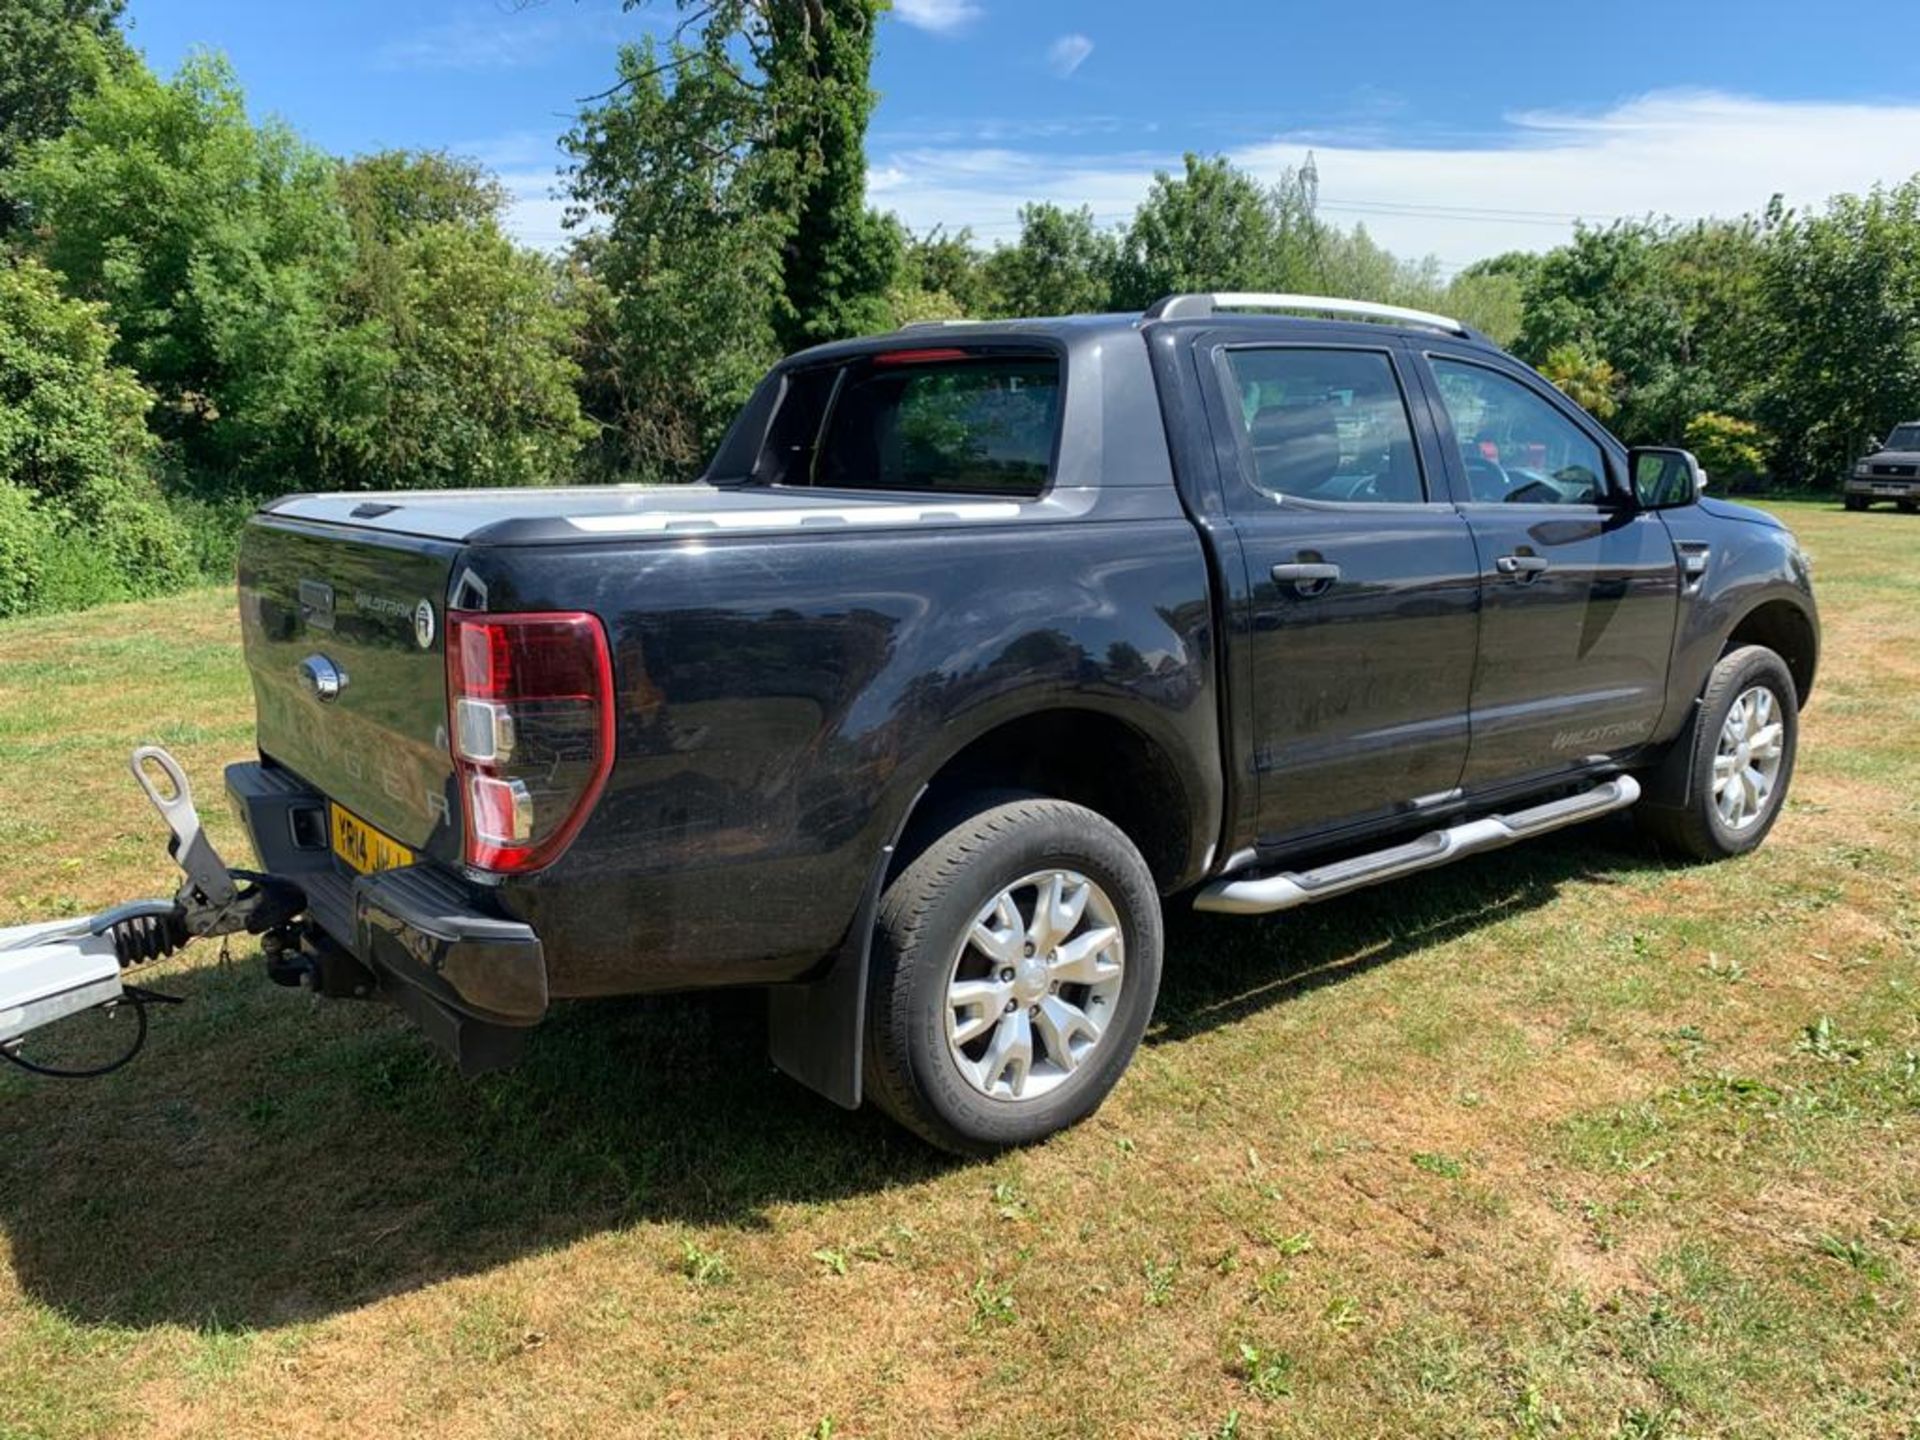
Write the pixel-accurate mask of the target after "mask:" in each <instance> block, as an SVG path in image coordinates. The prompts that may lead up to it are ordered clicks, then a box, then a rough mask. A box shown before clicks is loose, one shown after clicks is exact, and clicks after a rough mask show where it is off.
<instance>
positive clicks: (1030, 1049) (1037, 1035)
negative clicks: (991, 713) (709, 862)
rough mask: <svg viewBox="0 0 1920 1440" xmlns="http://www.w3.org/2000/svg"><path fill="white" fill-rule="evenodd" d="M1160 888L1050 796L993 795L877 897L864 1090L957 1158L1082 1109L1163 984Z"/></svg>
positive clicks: (1117, 846) (1109, 1084) (1105, 1086)
mask: <svg viewBox="0 0 1920 1440" xmlns="http://www.w3.org/2000/svg"><path fill="white" fill-rule="evenodd" d="M1161 946H1162V930H1161V918H1160V897H1159V893H1158V892H1157V890H1156V889H1155V887H1154V883H1153V874H1152V872H1151V871H1150V870H1149V869H1148V868H1147V863H1146V861H1145V860H1143V859H1142V858H1141V856H1140V852H1139V851H1138V850H1137V849H1135V848H1134V845H1133V842H1132V841H1130V840H1129V839H1127V837H1126V836H1125V835H1124V834H1123V833H1122V832H1121V831H1120V829H1119V828H1118V827H1117V826H1115V825H1114V824H1113V823H1112V822H1110V821H1108V820H1106V819H1105V818H1103V817H1102V816H1100V815H1098V814H1096V813H1095V812H1093V811H1091V810H1088V809H1085V808H1084V807H1082V806H1079V805H1070V804H1068V803H1067V802H1065V801H1063V800H1049V799H1042V798H1037V797H1035V798H1027V797H1021V798H1014V799H1005V798H1001V797H995V798H994V799H993V801H991V802H989V803H987V805H986V808H983V809H981V810H979V811H977V812H976V813H974V814H972V815H970V816H968V817H967V818H965V819H963V820H961V821H960V822H959V823H957V824H955V825H954V826H953V827H952V828H951V829H949V830H947V831H946V833H945V834H943V835H941V836H940V837H939V838H938V839H936V840H934V841H933V843H932V844H931V845H929V846H928V847H927V848H926V849H925V850H924V851H922V852H921V853H920V854H919V855H918V856H917V857H916V858H915V859H914V860H913V861H912V863H910V864H909V865H908V866H907V867H906V868H905V869H904V870H902V871H901V872H900V874H899V876H898V877H896V878H895V879H894V881H893V883H892V884H891V885H889V886H888V887H887V891H886V893H885V894H884V895H883V896H882V897H881V901H880V910H879V916H878V921H877V929H876V933H875V936H874V947H873V966H872V973H871V978H870V982H869V990H868V1013H867V1051H866V1077H867V1094H868V1095H869V1096H870V1097H871V1098H872V1099H873V1100H874V1101H875V1102H876V1103H877V1104H878V1105H879V1107H880V1108H881V1109H883V1110H885V1111H886V1112H887V1113H888V1114H889V1115H891V1116H892V1117H893V1118H894V1119H895V1120H898V1121H899V1122H900V1123H901V1124H902V1125H904V1126H906V1127H907V1128H908V1129H910V1130H912V1131H914V1132H915V1133H916V1134H918V1135H920V1136H922V1137H923V1138H924V1139H926V1140H928V1141H930V1142H932V1143H933V1144H934V1145H937V1146H939V1147H940V1148H941V1149H943V1150H951V1151H953V1152H955V1153H956V1154H963V1155H984V1154H990V1153H992V1152H994V1151H997V1150H1002V1149H1005V1148H1007V1147H1009V1146H1015V1145H1026V1144H1030V1143H1032V1142H1033V1141H1036V1140H1041V1139H1044V1138H1045V1137H1046V1136H1048V1135H1051V1134H1053V1133H1054V1132H1055V1131H1057V1130H1063V1129H1065V1128H1066V1127H1067V1126H1069V1125H1072V1124H1074V1123H1075V1122H1077V1121H1079V1120H1083V1119H1085V1118H1086V1117H1087V1116H1088V1115H1091V1114H1092V1113H1093V1112H1094V1110H1095V1109H1097V1108H1098V1107H1099V1105H1100V1102H1101V1101H1102V1100H1104V1099H1105V1098H1106V1097H1107V1093H1108V1092H1109V1091H1110V1090H1112V1089H1113V1087H1114V1084H1115V1082H1117V1081H1118V1080H1119V1078H1120V1075H1121V1073H1122V1072H1123V1071H1124V1070H1125V1069H1126V1068H1127V1062H1128V1061H1130V1060H1131V1059H1132V1058H1133V1052H1134V1050H1135V1048H1136V1047H1137V1046H1138V1045H1139V1043H1140V1036H1141V1033H1142V1032H1143V1031H1144V1030H1145V1029H1146V1026H1147V1020H1148V1017H1149V1016H1151V1015H1152V1013H1153V1002H1154V997H1155V995H1156V993H1157V992H1158V990H1159V988H1160V956H1161Z"/></svg>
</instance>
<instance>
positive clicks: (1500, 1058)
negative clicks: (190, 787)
mask: <svg viewBox="0 0 1920 1440" xmlns="http://www.w3.org/2000/svg"><path fill="white" fill-rule="evenodd" d="M1782 509H1783V511H1784V512H1785V513H1786V514H1787V515H1788V516H1789V518H1790V520H1791V521H1792V523H1793V524H1794V525H1795V526H1796V528H1797V529H1798V530H1799V531H1800V533H1801V535H1802V537H1803V539H1804V540H1805V542H1806V543H1807V545H1808V547H1809V549H1810V550H1811V551H1812V552H1813V554H1814V556H1815V559H1816V566H1817V568H1816V572H1815V573H1816V579H1817V582H1818V584H1819V587H1820V592H1821V601H1822V606H1823V611H1824V618H1825V625H1826V654H1825V665H1824V673H1823V675H1822V679H1821V683H1820V686H1819V691H1818V694H1817V695H1816V698H1815V702H1814V704H1813V706H1812V708H1811V709H1810V711H1809V713H1808V715H1807V718H1806V724H1805V730H1804V733H1803V745H1802V752H1801V769H1800V773H1799V775H1798V777H1797V778H1796V782H1795V788H1794V794H1793V797H1792V800H1791V802H1790V804H1789V806H1788V809H1787V812H1786V814H1785V815H1784V817H1783V818H1782V820H1781V822H1780V824H1779V826H1778V828H1777V829H1776V831H1775V833H1774V836H1773V838H1772V839H1771V841H1770V842H1769V843H1768V845H1767V846H1766V847H1765V849H1764V850H1762V851H1761V852H1760V853H1759V854H1757V855H1755V856H1752V857H1749V858H1748V859H1746V860H1743V861H1740V862H1736V863H1733V864H1728V865H1723V866H1718V867H1712V868H1692V867H1681V866H1675V865H1671V864H1668V863H1664V862H1662V861H1661V860H1659V859H1658V858H1657V857H1655V856H1654V855H1652V854H1651V853H1650V852H1649V851H1648V850H1646V849H1645V848H1644V847H1642V846H1640V845H1639V844H1638V843H1637V842H1636V841H1635V840H1634V839H1633V838H1632V835H1631V832H1630V830H1628V829H1627V828H1626V827H1624V826H1622V827H1609V826H1602V827H1598V828H1594V829H1588V830H1585V831H1580V832H1575V833H1572V834H1569V835H1566V836H1563V837H1556V838H1554V839H1550V840H1547V841H1544V842H1540V843H1537V844H1535V845H1533V846H1532V847H1530V848H1521V849H1516V850H1512V851H1508V852H1505V853H1503V854H1501V855H1498V856H1493V857H1488V858H1485V859H1481V860H1476V861H1469V862H1466V863H1465V864H1462V865H1460V866H1458V867H1456V868H1454V869H1450V870H1445V871H1441V872H1439V873H1437V874H1434V875H1431V876H1428V877H1424V878H1421V879H1417V880H1415V881H1412V882H1404V883H1402V884H1400V885H1399V886H1397V887H1395V888H1393V889H1391V890H1381V891H1375V892H1371V893H1366V894H1362V895H1360V896H1358V897H1355V898H1349V899H1347V900H1343V901H1336V902H1332V903H1330V904H1327V905H1325V906H1323V907H1320V908H1317V909H1313V910H1308V911H1305V912H1300V913H1298V914H1296V915H1294V916H1292V917H1287V918H1277V919H1275V920H1273V921H1270V922H1252V921H1244V920H1225V919H1221V920H1207V921H1201V920H1200V919H1198V918H1196V917H1191V916H1188V917H1176V918H1175V919H1174V922H1173V925H1172V932H1171V936H1170V944H1169V953H1168V960H1167V982H1166V987H1165V991H1164V993H1163V998H1162V1003H1161V1009H1160V1015H1159V1018H1158V1020H1157V1021H1156V1024H1155V1027H1154V1029H1153V1030H1152V1032H1151V1033H1150V1035H1149V1039H1148V1042H1147V1044H1146V1045H1145V1046H1144V1047H1143V1048H1142V1050H1141V1053H1140V1056H1139V1058H1138V1060H1137V1061H1136V1062H1135V1064H1134V1067H1133V1070H1132V1073H1131V1074H1130V1076H1129V1077H1128V1078H1127V1080H1126V1081H1124V1082H1123V1083H1122V1085H1121V1087H1120V1089H1119V1091H1118V1092H1117V1094H1116V1095H1115V1097H1114V1098H1113V1099H1112V1100H1111V1101H1110V1102H1109V1103H1108V1105H1107V1106H1106V1108H1105V1109H1104V1110H1103V1111H1102V1112H1101V1113H1100V1114H1099V1115H1098V1116H1097V1117H1096V1118H1095V1119H1094V1120H1093V1121H1091V1122H1090V1123H1088V1124H1086V1125H1084V1126H1082V1127H1081V1128H1080V1129H1078V1130H1077V1131H1075V1132H1073V1133H1071V1134H1068V1135H1064V1136H1061V1137H1059V1138H1058V1139H1056V1140H1055V1141H1053V1142H1052V1143H1050V1144H1048V1145H1046V1146H1044V1147H1041V1148H1039V1149H1036V1150H1032V1151H1029V1152H1026V1153H1023V1154H1018V1155H1013V1156H1009V1157H1006V1158H1004V1159H1000V1160H997V1161H994V1162H991V1163H984V1164H962V1163H958V1162H954V1161H950V1160H946V1159H943V1158H940V1157H937V1156H935V1155H933V1154H931V1153H929V1152H928V1151H926V1150H925V1149H923V1148H921V1147H920V1146H919V1145H917V1144H915V1143H914V1142H912V1141H910V1140H908V1139H906V1138H905V1137H904V1136H903V1135H901V1134H900V1133H899V1132H896V1131H895V1130H893V1129H892V1128H890V1127H889V1126H887V1125H886V1124H884V1123H883V1122H881V1121H879V1120H877V1119H875V1118H874V1117H872V1116H870V1115H861V1116H848V1115H845V1114H843V1113H841V1112H839V1111H837V1110H835V1109H833V1108H832V1107H831V1106H829V1105H827V1104H825V1103H824V1102H820V1101H816V1100H814V1099H813V1098H811V1097H810V1096H808V1095H806V1094H805V1093H803V1092H802V1091H800V1090H799V1089H798V1088H797V1087H795V1086H794V1085H792V1084H791V1083H789V1082H787V1081H785V1080H783V1079H781V1078H780V1077H778V1076H776V1075H774V1074H772V1073H771V1072H770V1071H769V1070H768V1068H767V1065H766V1063H765V1060H764V1052H763V1042H764V1036H763V1027H762V1022H761V1019H760V1011H759V1006H758V1003H757V1002H756V1001H755V1000H754V999H753V998H752V997H749V996H734V997H716V998H704V997H702V998H691V999H675V1000H671V1001H656V1002H647V1003H632V1004H618V1005H606V1006H601V1007H594V1008H577V1009H574V1010H571V1011H568V1012H565V1013H563V1014H562V1015H560V1016H559V1017H558V1018H556V1019H555V1020H554V1021H553V1022H552V1023H551V1024H550V1026H549V1027H547V1028H546V1029H544V1030H543V1031H542V1032H541V1033H540V1034H539V1035H538V1036H537V1038H536V1040H535V1043H534V1046H533V1050H532V1053H531V1056H530V1059H529V1060H528V1062H527V1063H526V1064H525V1065H524V1066H523V1067H522V1068H521V1069H519V1070H518V1071H516V1072H514V1073H511V1074H508V1075H504V1076H497V1077H493V1078H490V1079H487V1080H485V1081H481V1082H478V1083H462V1082H461V1081H460V1080H459V1079H457V1078H456V1077H455V1076H454V1075H453V1074H451V1073H450V1072H449V1071H448V1070H446V1069H445V1068H443V1067H442V1065H441V1063H440V1062H439V1061H438V1060H437V1059H435V1058H434V1057H433V1055H432V1054H431V1052H429V1051H428V1049H427V1048H426V1046H425V1044H424V1042H422V1041H420V1040H419V1039H417V1038H416V1037H415V1036H413V1035H412V1034H411V1033H409V1032H408V1031H407V1030H406V1029H405V1028H404V1027H403V1026H402V1025H401V1024H400V1023H399V1022H398V1021H397V1020H395V1019H394V1018H392V1017H391V1016H390V1015H389V1014H387V1013H385V1012H383V1011H381V1010H378V1009H375V1008H372V1007H355V1006H352V1005H350V1004H343V1003H316V1002H314V1001H311V1000H310V999H309V998H308V997H306V996H304V995H301V994H297V993H294V992H290V991H286V990H280V989H276V988H274V987H273V986H271V985H269V984H268V982H267V981H266V979H265V977H264V976H263V975H262V974H261V972H260V970H259V967H258V965H257V962H256V961H255V957H254V956H253V955H252V954H251V953H250V952H248V953H242V952H241V949H240V947H238V946H236V947H235V953H234V954H233V956H232V957H231V960H230V961H225V962H223V961H222V959H221V958H220V956H219V955H218V954H217V952H216V951H215V950H213V949H212V948H202V949H200V950H199V951H197V952H195V953H192V954H190V955H189V956H187V957H185V958H183V959H178V960H174V961H170V962H167V963H165V964H163V965H161V966H159V967H156V969H155V971H154V974H153V978H152V980H151V982H150V983H153V984H156V985H159V986H160V987H162V988H165V989H169V990H171V991H172V992H173V993H176V994H180V995H183V996H186V997H187V999H188V1003H187V1004H186V1005H185V1006H183V1007H181V1008H180V1009H179V1010H178V1011H175V1012H170V1013H166V1014H163V1015H161V1016H159V1017H158V1018H157V1019H156V1021H155V1024H154V1032H155V1033H154V1037H153V1043H152V1046H151V1048H150V1050H149V1052H148V1053H147V1054H146V1055H145V1056H143V1057H142V1058H141V1059H140V1060H139V1061H137V1062H136V1063H135V1064H134V1065H133V1066H132V1067H131V1068H130V1069H128V1070H126V1071H123V1072H121V1073H120V1074H118V1075H116V1076H114V1077H112V1078H111V1079H108V1080H105V1081H101V1082H97V1083H93V1084H88V1085H76V1084H69V1085H51V1084H48V1083H45V1082H40V1081H32V1080H28V1079H27V1078H26V1077H24V1076H20V1075H18V1074H16V1073H13V1072H8V1073H6V1074H0V1436H6V1437H23V1436H61V1437H67V1436H93V1435H114V1436H119V1435H142V1436H144V1435H152V1436H168V1437H174V1436H220V1437H239V1436H255V1435H259V1436H266V1435H276V1436H277V1435H289V1434H307V1433H325V1434H328V1435H330V1436H363V1435H364V1436H385V1435H396V1434H402V1433H405V1434H418V1435H430V1436H457V1437H469V1436H474V1437H478V1436H503V1437H504V1436H522V1435H554V1436H594V1437H608V1436H615V1435H625V1434H661V1435H688V1436H707V1435H727V1436H731V1435H741V1436H762V1435H765V1436H828V1435H831V1436H836V1437H847V1436H892V1435H917V1434H967V1435H980V1436H1021V1437H1038V1436H1069V1435H1071V1436H1083V1435H1084V1436H1096V1435H1143V1436H1149V1435H1150V1436H1186V1435H1199V1436H1225V1435H1241V1436H1257V1435H1298V1436H1346V1435H1382V1436H1408V1435H1446V1436H1478V1435H1523V1436H1532V1435H1567V1436H1606V1435H1618V1436H1633V1437H1652V1436H1682V1435H1686V1436H1696V1435H1726V1436H1759V1435H1767V1436H1775V1435H1778V1436H1886V1437H1894V1436H1901V1437H1909V1440H1912V1437H1920V1316H1917V1315H1916V1309H1915V1307H1916V1303H1917V1302H1920V887H1916V883H1915V882H1916V878H1920V863H1917V862H1916V856H1917V855H1920V521H1916V520H1914V519H1911V518H1909V517H1906V516H1901V515H1894V514H1888V513H1872V514H1866V515H1847V514H1842V513H1841V512H1840V511H1839V509H1838V507H1837V506H1833V505H1827V506H1814V505H1788V506H1783V507H1782ZM230 612H231V604H230V600H229V597H228V596H227V595H225V594H222V593H214V592H203V593H196V594H191V595H186V596H182V597H179V598H176V599H171V600H166V601H162V602H159V603H153V604H145V605H140V606H133V607H120V608H115V609H107V610H100V611H95V612H92V613H89V614H84V615H78V616H72V617H63V618H57V619H51V620H39V621H32V622H20V623H12V624H5V625H0V797H3V798H0V847H4V854H5V857H6V859H5V864H4V866H3V867H0V925H5V924H13V923H18V922H20V921H23V920H26V919H29V918H34V917H39V916H42V915H45V914H50V913H58V912H75V911H81V910H86V909H92V908H95V907H97V906H99V905H101V904H104V903H107V902H110V901H115V900H119V899H122V898H125V897H127V896H130V895H141V894H149V893H156V892H159V891H162V890H165V889H168V888H170V887H171V885H172V883H173V877H172V876H170V874H169V873H168V872H169V867H168V865H167V862H166V860H165V857H164V854H163V851H162V845H161V839H162V836H161V830H160V826H159V822H158V820H157V818H156V817H154V816H153V815H152V814H151V813H149V812H148V811H147V810H146V807H145V805H144V802H142V801H141V800H140V799H139V797H138V795H137V792H136V791H135V789H134V787H133V785H132V784H131V782H130V781H129V780H128V779H127V777H126V774H125V771H124V769H123V762H124V757H125V755H126V752H127V750H128V748H129V747H130V746H131V745H133V744H134V743H136V742H138V741H140V740H143V739H158V740H161V741H163V742H165V743H166V744H168V745H170V746H172V747H173V748H174V750H175V753H176V754H178V755H179V756H180V757H181V758H182V759H183V760H184V761H186V762H187V764H188V767H189V770H190V772H191V773H192V774H193V775H194V776H195V777H196V778H197V779H198V780H199V782H200V784H201V786H202V789H203V790H217V785H218V776H219V771H220V766H221V765H222V764H223V763H224V762H225V761H227V760H229V759H232V758H235V757H239V756H242V755H244V754H246V753H248V750H249V738H250V725H249V719H250V709H249V699H248V695H247V693H246V687H245V684H244V680H243V677H242V673H241V669H240V662H239V657H238V654H237V650H236V645H235V633H234V625H233V621H232V618H231V613H230ZM202 798H203V801H206V800H211V801H214V802H215V803H211V804H207V805H205V806H204V808H206V809H207V810H208V811H210V812H211V814H212V816H213V822H214V825H213V828H214V829H215V831H216V835H217V838H218V839H219V840H221V841H222V842H223V843H226V844H229V845H232V844H233V841H234V830H233V826H232V823H231V821H230V820H228V818H227V817H226V815H225V813H224V805H222V804H220V803H217V802H218V797H217V795H213V796H207V795H203V797H202Z"/></svg>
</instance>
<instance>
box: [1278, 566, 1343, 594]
mask: <svg viewBox="0 0 1920 1440" xmlns="http://www.w3.org/2000/svg"><path fill="white" fill-rule="evenodd" d="M1273 578H1274V579H1275V580H1278V581H1279V582H1280V583H1281V584H1282V585H1298V586H1299V587H1300V588H1301V589H1302V590H1305V589H1307V588H1308V587H1309V586H1314V585H1331V584H1332V583H1333V582H1334V581H1336V580H1338V579H1339V578H1340V567H1339V566H1338V565H1335V564H1333V563H1332V562H1331V561H1327V560H1300V561H1296V562H1293V563H1291V564H1283V565H1276V566H1274V567H1273Z"/></svg>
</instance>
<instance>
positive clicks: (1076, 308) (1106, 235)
mask: <svg viewBox="0 0 1920 1440" xmlns="http://www.w3.org/2000/svg"><path fill="white" fill-rule="evenodd" d="M1119 263H1120V241H1119V238H1118V237H1117V236H1116V235H1115V234H1114V233H1113V232H1112V231H1110V230H1102V229H1100V228H1099V227H1098V226H1097V225H1095V224H1094V221H1093V211H1091V210H1089V209H1087V208H1086V207H1085V206H1082V207H1081V208H1080V209H1078V210H1067V209H1063V208H1062V207H1060V206H1058V205H1023V206H1021V207H1020V238H1019V239H1018V240H1017V241H1015V242H1014V243H1013V244H1011V245H1006V246H1002V247H1001V248H1000V249H998V250H996V251H994V252H993V254H992V255H990V256H988V257H987V260H986V263H985V272H986V273H985V280H986V286H987V290H988V293H989V296H990V298H989V300H988V302H987V303H988V306H989V307H990V311H991V313H993V314H996V315H1084V314H1092V313H1097V312H1099V311H1102V310H1106V309H1107V308H1109V307H1110V306H1111V305H1112V303H1113V285H1114V278H1115V274H1116V272H1117V270H1118V268H1119Z"/></svg>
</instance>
